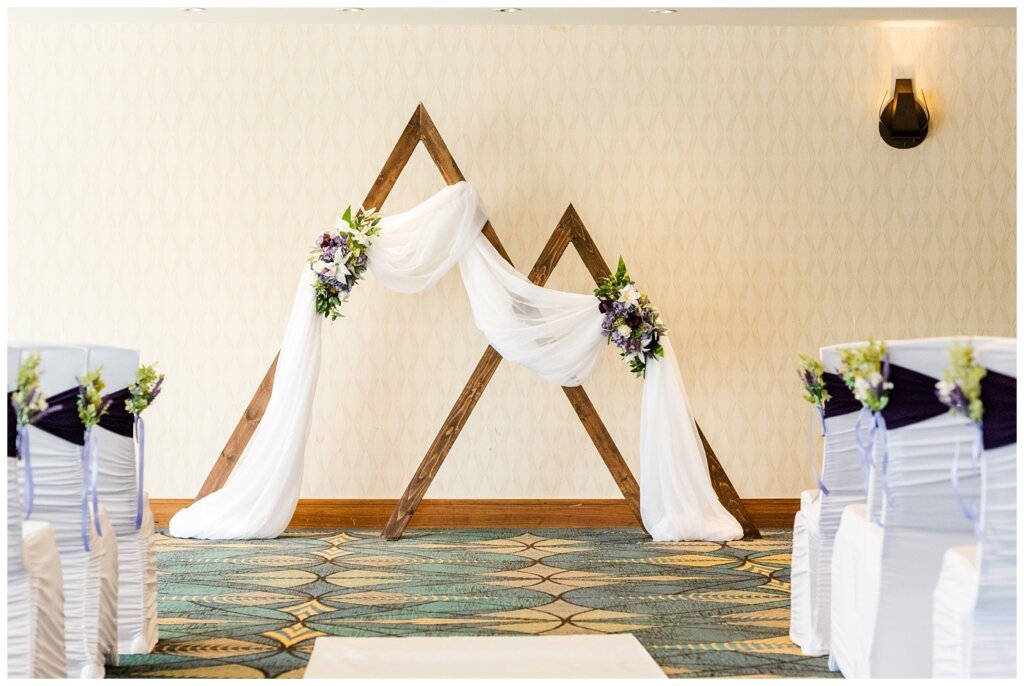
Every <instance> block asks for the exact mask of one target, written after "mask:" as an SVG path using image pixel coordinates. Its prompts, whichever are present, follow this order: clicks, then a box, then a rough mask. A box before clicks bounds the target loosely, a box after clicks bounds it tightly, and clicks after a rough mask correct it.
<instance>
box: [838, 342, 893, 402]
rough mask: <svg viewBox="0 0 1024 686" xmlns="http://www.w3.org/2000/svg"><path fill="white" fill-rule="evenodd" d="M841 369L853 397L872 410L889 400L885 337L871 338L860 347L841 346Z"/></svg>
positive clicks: (887, 359)
mask: <svg viewBox="0 0 1024 686" xmlns="http://www.w3.org/2000/svg"><path fill="white" fill-rule="evenodd" d="M839 360H840V365H839V373H840V374H841V375H842V377H843V381H844V382H845V383H846V385H847V387H848V388H849V389H850V391H851V392H852V393H853V397H855V398H856V399H857V400H859V401H860V402H861V404H862V405H864V406H865V407H867V408H868V409H869V410H871V412H872V413H875V412H881V411H882V410H884V409H885V407H886V405H888V404H889V391H891V390H892V387H893V386H892V383H890V382H889V354H888V351H887V350H886V347H885V342H884V341H875V340H874V339H873V338H872V339H869V340H868V344H867V345H865V346H863V347H861V348H844V349H841V350H839Z"/></svg>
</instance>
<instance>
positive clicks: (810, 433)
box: [807, 406, 828, 495]
mask: <svg viewBox="0 0 1024 686" xmlns="http://www.w3.org/2000/svg"><path fill="white" fill-rule="evenodd" d="M815 409H817V410H818V417H819V419H820V420H821V437H822V438H825V437H826V436H827V435H828V434H827V431H826V429H825V410H824V409H823V408H822V407H820V406H815ZM810 419H811V421H810V423H809V424H808V425H807V463H808V465H809V466H810V468H811V476H813V477H814V483H816V484H818V490H819V491H821V492H822V493H823V494H824V495H828V488H826V487H825V483H824V482H823V481H822V480H821V477H820V476H819V475H818V468H817V467H816V466H815V465H814V414H813V413H812V414H811V417H810Z"/></svg>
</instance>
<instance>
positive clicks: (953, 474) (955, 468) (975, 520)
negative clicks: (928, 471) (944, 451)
mask: <svg viewBox="0 0 1024 686" xmlns="http://www.w3.org/2000/svg"><path fill="white" fill-rule="evenodd" d="M983 441H984V432H983V431H982V423H981V422H976V423H974V441H973V445H972V446H971V465H972V466H973V467H975V468H977V467H978V464H979V463H980V461H981V453H982V449H983V448H982V446H983ZM955 445H956V451H955V453H954V454H953V465H952V466H951V467H950V470H949V474H950V479H951V481H952V482H953V497H955V498H956V503H957V505H959V506H960V512H962V513H963V515H964V517H965V518H966V519H967V521H969V522H970V523H971V527H972V528H973V529H974V535H975V536H976V537H977V538H978V540H979V541H982V540H984V538H985V532H984V531H983V529H982V527H981V517H980V513H979V512H978V510H977V509H975V508H972V507H971V506H970V505H969V504H968V503H967V499H966V498H965V497H964V495H963V493H962V492H961V491H960V437H959V435H958V436H957V439H956V444H955Z"/></svg>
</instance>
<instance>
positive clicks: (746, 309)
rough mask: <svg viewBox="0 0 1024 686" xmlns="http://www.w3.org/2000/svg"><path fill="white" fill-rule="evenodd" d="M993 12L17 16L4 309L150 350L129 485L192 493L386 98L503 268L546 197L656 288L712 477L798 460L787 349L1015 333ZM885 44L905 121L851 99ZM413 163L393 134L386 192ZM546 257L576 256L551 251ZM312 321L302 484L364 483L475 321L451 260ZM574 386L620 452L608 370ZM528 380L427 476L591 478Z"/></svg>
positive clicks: (37, 334) (1008, 107) (523, 256)
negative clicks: (456, 187) (434, 139)
mask: <svg viewBox="0 0 1024 686" xmlns="http://www.w3.org/2000/svg"><path fill="white" fill-rule="evenodd" d="M1015 40H1016V38H1015V31H1014V30H1013V29H1012V28H980V27H976V28H962V27H934V28H904V29H896V28H883V27H879V26H866V25H865V26H844V27H827V26H819V27H812V26H802V27H772V26H751V27H729V26H675V27H650V26H647V27H643V26H635V27H615V26H569V27H562V26H517V27H495V26H479V25H478V26H387V27H384V26H352V25H344V24H332V25H301V24H273V23H248V24H243V23H238V24H232V23H205V24H197V25H190V24H187V23H180V22H179V23H155V22H154V23H142V22H140V23H133V22H121V23H107V24H82V23H74V22H67V23H39V22H29V21H23V22H14V23H12V24H11V25H10V37H9V45H8V49H9V59H10V67H9V72H8V73H9V86H8V87H9V132H8V141H9V165H10V185H9V203H10V204H9V210H8V212H9V215H8V222H9V235H8V246H9V255H10V256H9V258H8V268H9V277H8V278H9V284H10V290H9V296H8V298H9V299H8V308H9V309H8V311H9V314H8V332H9V336H10V337H11V338H12V339H28V340H48V341H94V342H102V343H108V344H114V345H127V346H137V347H139V348H140V349H141V350H142V354H143V359H145V360H148V361H158V362H159V363H160V365H161V367H162V368H163V369H164V370H165V371H166V372H167V374H168V381H167V383H166V385H165V391H164V393H163V395H162V397H161V398H160V401H159V402H158V403H157V404H156V405H155V406H154V408H153V410H152V411H151V412H152V414H151V415H150V416H149V417H148V418H147V433H148V436H149V447H148V450H147V453H148V456H149V464H147V468H146V480H147V488H148V490H149V492H150V494H151V495H152V496H153V497H156V498H161V497H191V496H192V495H194V494H195V492H196V491H197V490H198V488H199V486H200V484H201V483H202V481H203V479H204V477H205V475H206V473H207V471H208V470H209V468H210V467H211V466H212V464H213V462H214V460H215V458H216V456H217V454H218V453H219V451H220V449H221V447H222V446H223V444H224V442H225V440H226V439H227V437H228V435H229V434H230V432H231V430H232V428H233V427H234V425H235V422H236V421H237V420H238V417H239V416H240V414H241V412H242V410H243V409H244V407H245V405H246V404H247V402H248V400H249V397H250V396H251V394H252V392H253V391H254V390H255V387H256V385H257V383H258V382H259V380H260V379H261V378H262V376H263V373H264V372H265V370H266V368H267V365H268V364H269V363H270V361H271V360H272V359H273V357H274V353H275V351H276V350H277V347H278V344H279V341H280V338H281V335H282V331H283V327H284V324H285V320H286V317H287V309H288V307H289V305H290V303H291V300H292V297H293V295H294V288H295V283H296V279H297V277H298V274H299V270H300V269H302V268H303V264H304V262H303V261H304V259H305V257H306V254H307V246H308V244H309V243H310V241H311V239H312V237H313V236H314V235H315V234H316V233H317V232H318V231H320V230H321V229H323V228H325V227H327V226H329V225H331V224H332V223H333V219H334V217H335V215H336V214H338V213H340V212H341V211H342V210H343V209H344V208H345V206H346V205H347V204H349V203H353V204H358V203H359V202H360V201H361V200H362V198H363V196H364V195H365V193H366V191H367V190H368V189H369V187H370V185H371V183H372V182H373V180H374V178H375V177H376V175H377V173H378V171H379V170H380V167H381V165H382V164H383V162H384V160H385V159H386V158H387V155H388V153H389V152H390V150H391V147H392V145H393V144H394V142H395V141H396V139H397V138H398V135H399V134H400V133H401V131H402V128H403V127H404V125H405V123H406V121H407V120H408V118H409V116H410V115H411V114H412V112H413V109H414V108H415V106H416V104H417V103H418V102H423V103H424V105H426V107H427V109H428V111H429V112H430V114H431V116H432V118H433V119H434V122H435V123H436V124H437V127H438V129H439V130H440V132H441V135H442V136H443V137H444V139H445V140H446V141H447V143H448V145H449V147H450V148H451V151H452V153H453V155H454V156H455V159H456V160H457V161H458V163H459V165H460V167H461V168H462V170H463V172H464V173H465V175H466V177H467V178H468V179H469V180H470V181H472V182H473V183H474V184H475V185H476V186H477V187H478V188H479V190H480V193H481V197H482V198H483V199H484V202H485V203H486V205H487V208H488V211H489V214H490V216H491V218H492V222H493V224H494V226H495V228H496V230H497V231H498V234H499V235H500V236H501V238H502V240H503V242H504V244H505V246H506V247H507V249H508V251H509V253H510V254H511V256H512V258H513V260H514V261H515V263H516V265H517V266H518V267H519V268H520V269H521V270H523V271H525V270H527V269H528V268H529V266H530V265H531V264H532V262H533V260H534V259H535V258H536V256H537V254H538V253H539V251H540V249H541V247H542V246H543V245H544V243H545V241H546V239H547V237H548V235H549V233H550V231H551V230H552V229H553V227H554V225H555V223H556V221H557V220H558V218H559V216H560V215H561V213H562V212H563V211H564V209H565V207H566V205H568V204H569V203H572V204H573V205H575V207H576V208H577V210H578V211H579V214H580V215H581V217H582V219H583V221H584V222H585V223H586V225H587V227H588V228H589V230H590V232H591V234H592V235H593V236H594V239H595V240H596V241H597V243H598V245H599V247H600V248H601V250H602V252H603V253H604V255H605V257H606V258H607V259H608V260H609V261H614V260H615V258H616V257H617V256H618V255H620V254H621V255H623V256H624V257H625V258H626V260H627V263H628V265H629V267H630V270H631V272H632V274H633V275H634V277H635V278H636V280H637V281H638V283H639V284H640V286H641V288H643V289H644V290H645V291H647V292H648V293H649V294H650V295H651V297H652V299H653V301H654V302H655V304H657V305H658V306H659V307H660V309H661V310H662V313H663V317H664V319H665V320H666V322H667V324H668V325H669V327H670V329H671V331H670V335H671V337H672V340H673V341H674V346H675V348H676V352H677V354H678V356H679V358H680V363H681V365H682V371H683V373H684V376H685V378H686V381H687V384H688V388H689V391H690V396H691V401H692V403H693V406H694V412H695V414H696V416H697V419H698V421H699V422H700V423H701V425H702V426H703V427H704V429H705V432H706V433H707V435H708V437H709V438H710V440H711V442H712V444H713V445H714V446H715V448H716V451H717V453H718V455H719V457H720V459H721V461H722V463H723V465H724V466H725V468H726V469H727V471H728V472H729V474H730V476H731V477H732V479H733V481H734V483H735V484H736V487H737V489H738V490H739V492H740V494H741V495H742V496H744V497H749V498H756V497H794V496H796V495H797V494H798V492H799V490H800V489H802V488H805V487H808V486H809V484H810V479H809V477H808V474H807V468H806V464H805V457H804V451H805V449H806V448H805V445H804V441H805V440H806V438H805V434H804V432H805V431H806V425H807V415H806V411H807V410H806V406H805V405H804V403H803V401H802V400H801V399H800V391H799V388H798V381H797V377H796V374H795V372H794V367H795V364H796V362H797V357H796V355H797V353H798V352H814V351H816V350H817V348H818V347H819V346H821V345H825V344H831V343H836V342H842V341H847V340H860V339H863V338H865V337H867V336H869V335H874V336H880V337H888V338H900V337H917V336H931V335H948V334H976V335H983V334H984V335H1005V336H1011V335H1014V331H1015V326H1016V321H1015V295H1014V283H1015V278H1016V272H1015V230H1016V226H1015V192H1014V188H1015V183H1016V179H1015V156H1014V150H1015V147H1016V146H1015V143H1016V131H1015V121H1014V117H1015V109H1014V108H1015V101H1016V85H1015V82H1016V74H1015V60H1014V56H1015ZM907 64H911V65H914V67H915V78H916V82H917V83H918V84H919V85H920V86H921V87H922V88H923V89H924V91H925V93H926V95H927V97H928V101H929V104H930V106H931V109H932V113H933V123H932V127H931V133H930V135H929V137H928V140H927V141H925V143H924V144H923V145H922V146H920V147H919V148H916V149H914V150H909V151H898V150H894V149H892V148H889V147H887V146H886V145H885V144H884V143H883V142H882V141H881V140H880V138H879V136H878V132H877V112H878V108H879V105H880V103H881V101H882V96H883V93H884V91H885V89H886V86H887V82H888V81H889V78H890V74H891V70H892V68H893V66H894V65H907ZM441 183H442V181H441V179H440V177H439V175H438V174H437V173H436V171H435V170H434V168H433V165H432V164H431V162H430V160H429V158H428V157H427V155H426V154H425V153H424V152H423V151H422V150H418V151H417V152H416V154H415V156H414V158H413V160H412V161H411V163H410V165H409V167H408V168H407V170H406V172H405V173H404V174H403V176H402V178H401V179H400V180H399V183H398V186H397V187H396V189H395V192H394V193H393V195H392V197H391V198H390V199H389V200H388V202H387V203H386V205H385V206H384V208H383V209H384V211H385V212H389V211H390V212H394V211H399V210H402V209H405V208H407V207H409V206H411V205H413V204H414V203H416V202H417V201H419V200H421V199H423V198H425V197H426V196H427V195H428V194H430V193H432V192H433V191H435V190H437V189H438V188H439V187H440V184H441ZM550 285H551V286H552V287H555V288H561V289H565V290H574V291H583V292H586V291H589V290H590V289H592V288H593V283H592V281H590V279H589V277H588V275H587V273H586V270H585V269H584V268H583V266H582V264H581V263H580V262H579V260H578V259H577V258H576V256H575V255H574V254H573V253H571V252H570V253H567V254H566V257H565V258H564V259H563V262H562V264H561V265H560V266H559V268H558V270H556V272H555V274H554V276H553V278H552V280H551V282H550ZM347 312H348V314H347V316H346V317H345V318H344V319H341V320H339V321H337V322H335V323H334V324H330V325H327V326H325V335H324V340H323V343H324V358H323V359H324V364H323V370H322V373H321V376H320V381H319V388H318V395H317V399H316V404H315V410H314V418H313V423H312V429H311V432H310V439H309V444H308V449H307V455H306V472H305V483H304V487H303V496H304V497H320V498H383V497H397V496H398V495H399V494H400V493H401V491H402V489H403V488H404V486H405V483H406V480H407V479H408V477H409V476H410V475H411V473H412V471H413V469H414V468H415V465H416V464H417V463H418V462H419V460H420V458H421V457H422V455H423V453H424V451H425V450H426V448H427V446H428V445H429V443H430V441H431V440H432V438H433V436H434V432H435V431H436V430H437V428H438V427H439V425H440V423H441V421H442V419H443V418H444V416H445V415H446V414H447V412H448V409H449V408H450V405H451V403H452V402H453V401H454V400H455V398H456V397H457V395H458V393H459V391H460V390H461V388H462V385H463V383H464V382H465V380H466V379H467V377H468V376H469V373H470V371H471V370H472V368H473V366H474V365H475V364H476V362H477V360H478V358H479V355H480V354H481V353H482V352H483V350H484V347H485V340H484V338H483V336H482V335H481V334H480V333H479V332H477V331H476V329H475V328H474V326H473V321H472V316H471V313H470V309H469V304H468V302H467V300H466V297H465V294H464V293H463V292H462V284H461V281H460V280H459V278H458V276H457V274H450V275H449V276H448V277H447V278H446V279H444V280H443V281H442V282H441V283H440V284H439V285H438V286H437V287H436V288H435V289H434V290H433V291H432V292H429V293H427V294H423V295H417V296H405V295H399V294H392V293H388V292H386V291H385V290H384V289H383V288H381V287H379V285H378V284H376V283H374V281H373V279H372V278H370V279H368V280H367V281H366V282H365V283H364V284H362V285H361V286H360V287H359V288H358V289H357V291H356V292H355V294H354V296H353V298H352V300H351V302H350V303H349V306H348V308H347ZM605 357H606V359H604V360H602V363H601V365H600V367H599V369H598V371H597V373H596V375H595V378H594V379H593V380H592V381H591V383H589V384H588V386H587V390H588V392H589V394H590V396H591V397H592V398H593V399H594V402H595V404H596V405H597V407H598V409H599V410H600V412H601V414H602V416H603V417H604V420H605V422H606V424H607V425H608V427H609V429H610V431H611V432H612V435H613V436H614V437H615V439H616V441H617V442H618V443H619V446H620V448H621V450H622V451H623V453H624V454H625V456H626V458H627V460H628V461H629V463H630V465H631V466H632V467H633V469H634V471H638V470H639V465H638V462H639V460H638V455H637V449H638V442H639V409H640V387H641V384H640V383H639V382H638V381H636V380H634V379H633V378H632V376H631V375H630V374H629V373H628V372H627V371H626V370H625V369H624V368H623V366H622V365H621V363H620V361H619V360H618V358H617V356H616V354H615V352H614V351H613V350H608V351H607V353H606V356H605ZM617 495H618V493H617V490H616V488H615V485H614V483H613V482H612V480H611V478H610V477H609V476H608V474H607V473H606V471H605V469H604V468H603V466H602V464H601V460H600V458H599V456H598V455H597V453H596V451H595V450H594V449H593V447H592V445H591V444H590V443H589V440H588V439H587V436H586V434H585V432H584V430H583V428H582V426H580V424H579V422H578V421H577V420H576V419H575V415H574V414H573V412H572V409H571V407H570V406H569V404H568V403H567V402H566V401H565V399H564V396H563V394H562V393H561V392H560V391H559V389H557V388H554V387H551V386H550V385H548V384H546V383H545V382H543V381H541V380H539V379H537V378H535V377H534V376H533V375H532V374H530V373H529V372H527V371H525V370H523V369H520V368H516V367H514V366H513V365H511V364H510V363H503V364H502V366H501V367H500V368H499V370H498V372H497V374H496V375H495V378H494V380H493V381H492V382H491V384H490V386H489V387H488V389H487V391H486V392H485V393H484V395H483V398H482V400H481V401H480V404H479V406H478V408H477V410H476V412H475V413H474V415H473V416H472V418H471V419H470V421H469V423H468V425H467V427H466V430H465V431H464V432H463V434H462V436H461V437H460V438H459V440H458V442H457V443H456V445H455V447H454V449H453V451H452V453H451V455H450V456H449V458H448V460H447V462H446V463H445V466H444V467H443V468H442V469H441V471H440V473H439V475H438V478H437V480H436V481H435V482H434V485H433V487H432V488H431V490H430V491H429V493H428V497H447V498H457V497H509V498H516V497H534V498H546V497H549V498H557V497H594V498H601V497H615V496H617Z"/></svg>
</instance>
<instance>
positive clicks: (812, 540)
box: [789, 344, 865, 655]
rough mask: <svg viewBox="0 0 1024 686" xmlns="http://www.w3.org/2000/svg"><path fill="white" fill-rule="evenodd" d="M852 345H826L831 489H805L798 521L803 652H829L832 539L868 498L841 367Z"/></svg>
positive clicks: (797, 622) (795, 571) (795, 626)
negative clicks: (844, 350)
mask: <svg viewBox="0 0 1024 686" xmlns="http://www.w3.org/2000/svg"><path fill="white" fill-rule="evenodd" d="M850 345H854V344H844V345H842V346H827V347H824V348H822V349H821V361H822V366H823V367H824V369H825V384H826V387H827V389H828V391H829V394H830V395H831V396H832V398H831V400H829V401H828V402H826V404H825V418H824V426H825V436H824V439H823V444H824V447H823V452H822V463H821V482H822V484H824V486H825V487H826V488H827V490H828V495H825V493H824V491H822V490H821V489H820V488H814V489H812V490H808V491H804V492H802V493H801V494H800V510H799V512H797V514H796V519H795V520H794V522H793V561H792V566H791V577H790V587H791V589H792V592H791V603H790V629H789V636H790V639H791V640H792V641H793V643H795V644H797V645H798V646H800V649H801V651H802V652H803V654H804V655H824V654H825V653H827V652H828V646H829V610H830V596H831V591H832V566H831V563H832V544H833V541H834V539H835V535H836V530H838V529H839V519H840V517H841V516H842V513H843V509H844V508H845V507H846V506H847V505H851V504H853V503H862V502H864V498H865V495H864V478H863V475H862V472H861V468H860V461H859V458H858V456H857V446H856V442H855V440H854V433H853V429H854V426H855V424H856V422H857V413H858V412H859V410H860V403H859V402H858V401H856V400H854V398H853V394H852V393H851V392H850V391H849V389H847V388H846V386H845V384H844V383H843V381H842V379H841V378H840V377H839V376H838V373H837V372H838V367H839V354H838V352H837V351H838V349H839V348H840V347H848V346H850Z"/></svg>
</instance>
